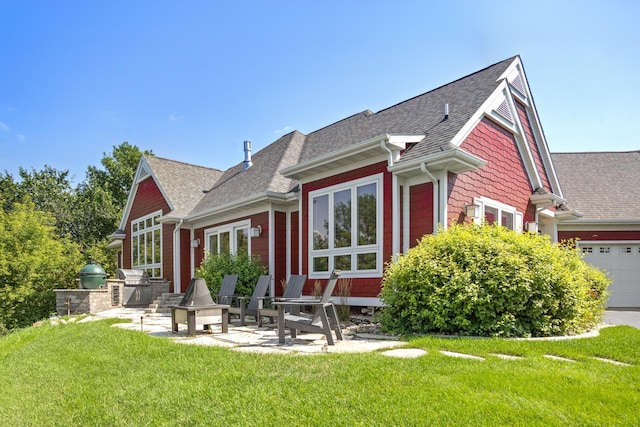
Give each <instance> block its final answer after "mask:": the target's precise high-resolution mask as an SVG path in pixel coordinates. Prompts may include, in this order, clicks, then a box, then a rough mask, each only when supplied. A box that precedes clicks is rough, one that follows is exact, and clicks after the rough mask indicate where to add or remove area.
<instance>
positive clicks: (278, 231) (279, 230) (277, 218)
mask: <svg viewBox="0 0 640 427" xmlns="http://www.w3.org/2000/svg"><path fill="white" fill-rule="evenodd" d="M274 223H275V232H274V234H273V237H274V245H275V248H274V252H273V267H274V271H273V279H274V281H275V283H280V281H281V280H285V279H286V278H287V214H286V213H285V212H275V215H274ZM254 240H255V239H254Z"/></svg>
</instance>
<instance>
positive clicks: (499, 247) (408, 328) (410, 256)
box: [380, 224, 610, 337]
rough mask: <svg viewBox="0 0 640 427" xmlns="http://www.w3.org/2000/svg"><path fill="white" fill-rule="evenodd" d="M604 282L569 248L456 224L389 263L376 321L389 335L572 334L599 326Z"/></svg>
mask: <svg viewBox="0 0 640 427" xmlns="http://www.w3.org/2000/svg"><path fill="white" fill-rule="evenodd" d="M609 283H610V280H609V279H608V277H607V276H606V275H605V274H604V273H603V272H602V271H600V270H598V269H597V268H595V267H592V266H590V265H588V264H587V263H585V262H584V260H583V259H582V256H581V254H579V253H578V252H577V251H576V250H575V248H574V247H573V246H571V245H570V244H565V245H562V244H554V243H551V242H550V241H549V239H548V237H547V236H539V235H535V234H531V233H524V234H519V233H516V232H514V231H512V230H508V229H506V228H504V227H499V226H489V225H485V226H478V225H473V224H472V225H456V226H452V227H450V228H449V229H448V230H446V231H444V230H441V231H440V232H439V233H438V234H437V235H427V236H424V237H423V238H422V240H421V241H420V242H419V244H418V245H417V246H416V247H414V248H412V249H410V250H409V251H407V253H406V254H405V255H400V256H399V258H398V259H397V262H393V263H389V265H388V266H387V269H386V270H385V274H384V278H383V287H382V292H381V295H380V296H381V299H382V300H383V301H384V303H385V305H386V307H385V308H384V309H383V310H382V312H381V315H380V320H381V322H382V323H383V326H384V327H385V328H386V329H387V330H389V331H393V332H396V333H409V334H413V333H427V332H443V333H454V334H465V335H480V336H507V337H508V336H554V335H564V334H572V333H580V332H583V331H585V330H588V329H589V328H592V327H594V326H596V325H597V324H598V323H599V322H600V321H601V319H602V315H603V313H604V310H605V303H606V298H607V292H606V288H607V286H608V285H609Z"/></svg>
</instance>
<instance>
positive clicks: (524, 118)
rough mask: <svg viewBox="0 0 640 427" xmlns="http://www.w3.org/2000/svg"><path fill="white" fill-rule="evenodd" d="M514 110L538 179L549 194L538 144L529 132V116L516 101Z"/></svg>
mask: <svg viewBox="0 0 640 427" xmlns="http://www.w3.org/2000/svg"><path fill="white" fill-rule="evenodd" d="M516 108H517V109H518V116H519V117H520V122H521V123H522V126H523V127H524V133H525V135H526V137H527V144H529V150H531V154H532V155H533V160H534V161H535V163H536V168H537V169H538V174H539V175H540V179H541V180H542V185H543V186H544V188H545V189H546V190H547V191H549V192H551V185H550V184H549V176H548V175H547V171H546V169H545V168H544V163H542V156H541V155H540V148H539V147H538V144H536V138H535V137H534V136H533V131H532V130H531V122H530V121H529V116H528V114H527V111H526V109H525V107H524V105H522V104H521V103H520V102H518V101H516Z"/></svg>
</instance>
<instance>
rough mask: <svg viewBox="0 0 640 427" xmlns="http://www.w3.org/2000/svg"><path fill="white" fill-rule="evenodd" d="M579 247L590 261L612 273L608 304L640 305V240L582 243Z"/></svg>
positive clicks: (620, 305) (617, 306)
mask: <svg viewBox="0 0 640 427" xmlns="http://www.w3.org/2000/svg"><path fill="white" fill-rule="evenodd" d="M579 247H580V248H581V249H582V253H583V254H584V260H585V261H586V262H588V263H589V264H592V265H595V266H596V267H599V268H601V269H603V270H606V271H608V272H609V274H610V275H611V278H612V280H613V282H612V283H611V285H610V286H609V293H610V294H611V295H610V296H609V300H608V301H607V306H608V307H610V308H638V307H640V242H627V243H602V242H580V243H579Z"/></svg>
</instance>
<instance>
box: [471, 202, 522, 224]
mask: <svg viewBox="0 0 640 427" xmlns="http://www.w3.org/2000/svg"><path fill="white" fill-rule="evenodd" d="M473 203H474V204H477V205H479V206H480V221H481V220H482V219H484V221H485V222H486V223H487V224H497V225H502V226H504V227H506V228H509V229H511V230H515V231H518V232H520V231H522V226H523V224H522V218H523V217H522V213H520V212H518V211H516V208H514V207H513V206H509V205H506V204H504V203H500V202H497V201H495V200H491V199H488V198H486V197H480V198H477V199H474V201H473Z"/></svg>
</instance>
